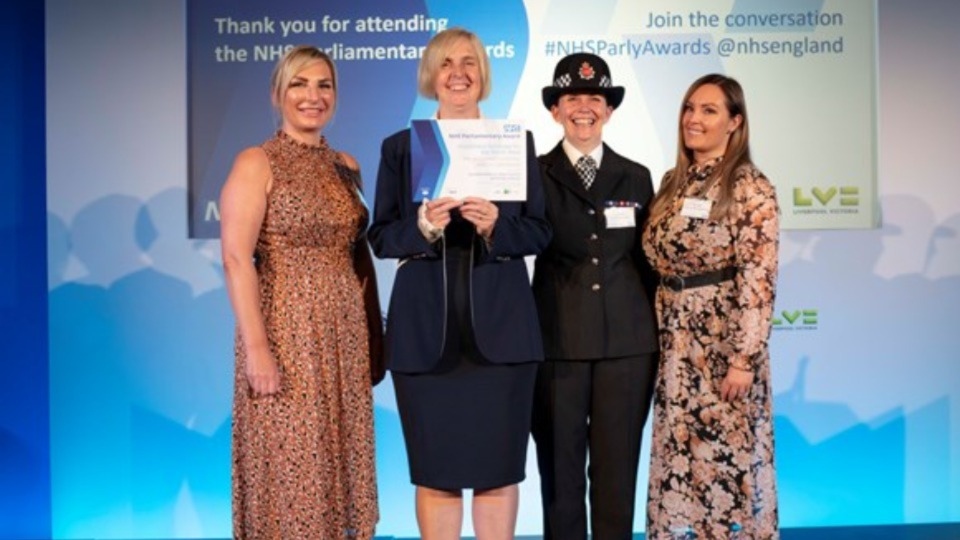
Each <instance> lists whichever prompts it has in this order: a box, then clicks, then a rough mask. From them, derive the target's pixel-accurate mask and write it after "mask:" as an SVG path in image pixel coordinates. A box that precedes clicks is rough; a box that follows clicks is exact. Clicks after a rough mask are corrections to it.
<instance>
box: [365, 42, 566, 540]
mask: <svg viewBox="0 0 960 540" xmlns="http://www.w3.org/2000/svg"><path fill="white" fill-rule="evenodd" d="M418 75H419V91H420V93H421V94H422V95H424V96H426V97H428V98H432V99H436V100H437V102H438V108H437V115H436V117H437V118H438V119H471V118H480V116H481V115H480V107H479V102H480V101H481V100H482V99H484V98H485V97H486V96H487V94H488V93H489V91H490V68H489V61H488V59H487V55H486V52H485V50H484V47H483V44H482V43H481V42H480V40H479V39H478V38H477V36H476V35H475V34H473V33H471V32H469V31H466V30H463V29H460V28H452V29H449V30H445V31H443V32H440V33H439V34H437V35H436V36H434V37H433V39H431V40H430V43H429V44H428V45H427V48H426V49H425V51H424V54H423V57H422V59H421V62H420V68H419V74H418ZM535 156H536V152H535V150H534V147H533V139H532V137H531V136H530V135H529V134H527V173H526V181H527V200H526V201H524V202H497V203H494V202H491V201H488V200H485V199H482V198H478V197H466V198H464V199H453V198H450V197H443V198H438V199H434V200H432V201H425V202H423V203H419V204H418V203H415V202H414V201H413V195H412V192H411V181H410V180H411V179H410V175H411V172H410V165H411V164H410V161H411V158H410V131H409V130H403V131H400V132H399V133H396V134H394V135H392V136H390V137H388V138H387V139H386V140H384V142H383V146H382V150H381V159H380V170H379V173H378V176H377V195H376V205H375V209H374V222H373V224H372V225H371V227H370V231H369V238H370V244H371V246H372V247H373V250H374V253H375V254H376V255H377V256H378V257H380V258H396V259H400V261H399V264H398V267H397V274H396V278H395V281H394V285H393V293H392V297H391V300H390V308H389V319H388V322H387V340H386V341H387V367H388V368H389V369H390V370H391V374H392V378H393V383H394V387H395V389H396V396H397V405H398V408H399V411H400V420H401V423H402V426H403V434H404V440H405V442H406V447H407V454H408V458H409V466H410V476H411V480H412V482H413V483H414V484H416V486H417V523H418V525H419V527H420V533H421V536H422V537H423V538H431V539H432V538H438V539H444V538H451V539H453V538H459V537H460V529H461V526H462V519H463V502H462V501H463V500H462V490H464V489H472V490H473V508H472V511H473V523H474V529H475V532H476V536H477V537H479V538H512V537H513V531H514V528H515V525H516V518H517V506H518V489H517V484H518V483H519V482H520V481H521V480H523V478H524V476H525V462H526V453H527V440H528V438H529V432H530V418H531V409H532V403H533V388H534V381H535V378H536V370H537V364H538V362H539V361H540V360H542V359H543V345H542V341H541V336H540V328H539V323H538V320H537V311H536V307H535V305H534V301H533V294H532V291H531V289H530V281H529V276H528V274H527V267H526V264H525V262H524V257H525V256H527V255H535V254H537V253H539V252H540V251H541V250H542V249H543V248H544V247H545V246H546V245H547V243H548V242H549V240H550V227H549V225H548V223H547V221H546V220H545V218H544V201H543V192H542V186H541V183H540V177H539V171H538V165H537V161H536V157H535Z"/></svg>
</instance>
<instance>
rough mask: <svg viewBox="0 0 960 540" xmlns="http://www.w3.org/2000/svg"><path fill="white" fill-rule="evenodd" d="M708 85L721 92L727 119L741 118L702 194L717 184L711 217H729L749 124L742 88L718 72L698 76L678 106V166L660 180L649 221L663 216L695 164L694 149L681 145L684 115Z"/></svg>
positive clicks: (747, 152)
mask: <svg viewBox="0 0 960 540" xmlns="http://www.w3.org/2000/svg"><path fill="white" fill-rule="evenodd" d="M707 84H712V85H714V86H716V87H717V88H719V89H720V90H721V91H722V92H723V96H724V99H723V101H724V105H725V106H726V108H727V113H728V114H729V115H730V118H735V117H736V116H737V115H740V118H741V119H742V120H741V122H740V126H739V127H737V128H736V129H735V130H734V131H733V133H731V134H730V139H729V140H728V141H727V148H726V150H725V151H724V153H723V160H721V161H720V163H719V165H718V166H717V167H716V169H715V170H714V171H713V173H712V174H711V176H710V177H709V178H707V179H706V184H705V186H704V192H705V191H706V189H707V188H709V186H710V185H712V184H713V183H714V182H719V183H720V194H719V196H718V198H717V202H716V204H714V205H713V209H712V210H711V211H710V217H711V218H713V219H722V218H725V217H726V216H727V215H728V214H729V212H730V208H731V207H732V206H733V185H734V182H735V181H736V178H734V173H735V171H736V170H737V168H738V167H740V166H741V165H745V164H748V163H751V159H750V122H749V121H748V120H747V102H746V100H745V99H744V96H743V88H742V87H741V86H740V83H739V82H737V80H736V79H734V78H732V77H727V76H726V75H720V74H719V73H711V74H709V75H704V76H703V77H700V78H699V79H697V80H696V81H693V84H691V85H690V88H688V89H687V93H686V94H684V96H683V101H682V102H681V103H680V118H679V121H678V122H677V163H676V164H675V165H674V167H673V169H672V170H671V171H670V172H668V173H667V174H666V176H664V178H663V182H662V183H661V185H660V189H659V191H658V192H657V196H656V197H655V198H654V200H653V204H652V205H651V207H650V219H651V220H653V219H656V218H658V217H659V216H660V215H661V214H663V213H664V212H665V211H666V210H667V208H668V207H669V205H670V204H671V202H672V201H673V200H674V199H676V197H677V195H678V194H679V192H680V191H681V190H682V189H683V185H684V183H685V180H686V179H687V171H688V169H689V168H690V166H691V165H692V164H693V163H694V160H693V150H690V149H689V148H687V147H686V145H685V144H684V142H683V114H684V110H685V109H686V106H687V103H688V102H689V101H690V97H691V96H692V95H693V93H694V92H696V91H697V90H698V89H699V88H700V87H701V86H704V85H707Z"/></svg>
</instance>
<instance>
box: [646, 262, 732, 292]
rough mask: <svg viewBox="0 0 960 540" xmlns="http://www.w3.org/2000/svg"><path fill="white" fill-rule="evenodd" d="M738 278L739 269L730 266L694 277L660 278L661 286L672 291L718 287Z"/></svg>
mask: <svg viewBox="0 0 960 540" xmlns="http://www.w3.org/2000/svg"><path fill="white" fill-rule="evenodd" d="M735 277H737V267H735V266H728V267H726V268H722V269H720V270H714V271H713V272H704V273H702V274H696V275H693V276H660V286H661V287H666V288H668V289H670V290H672V291H682V290H684V289H693V288H694V287H703V286H705V285H716V284H717V283H721V282H724V281H730V280H731V279H733V278H735Z"/></svg>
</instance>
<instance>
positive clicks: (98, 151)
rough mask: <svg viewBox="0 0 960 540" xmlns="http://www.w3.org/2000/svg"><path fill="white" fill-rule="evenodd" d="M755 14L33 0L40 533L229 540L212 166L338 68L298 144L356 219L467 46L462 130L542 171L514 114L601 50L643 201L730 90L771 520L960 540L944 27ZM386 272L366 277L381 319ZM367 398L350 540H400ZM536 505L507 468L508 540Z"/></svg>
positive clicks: (381, 399)
mask: <svg viewBox="0 0 960 540" xmlns="http://www.w3.org/2000/svg"><path fill="white" fill-rule="evenodd" d="M772 6H773V4H772V3H770V2H764V1H761V0H736V1H733V0H728V1H705V0H685V1H682V2H677V1H666V0H659V1H653V0H650V1H644V2H639V1H633V0H597V1H595V2H592V3H590V6H589V8H585V7H584V4H583V2H579V1H575V0H528V1H526V2H522V1H520V0H488V1H484V2H468V3H464V2H456V1H453V0H449V1H441V0H400V1H395V2H387V1H377V2H374V1H373V0H361V1H357V2H352V3H349V4H348V3H344V2H333V1H321V2H305V1H303V0H299V1H297V0H275V1H273V2H269V3H263V2H253V1H246V0H244V1H232V2H228V1H226V0H206V1H199V0H198V1H191V2H169V1H167V0H140V1H138V2H128V1H123V0H97V1H92V0H48V1H47V2H46V6H45V14H46V15H45V16H46V29H45V32H46V70H47V71H46V73H47V79H46V80H47V83H46V110H47V124H46V128H47V129H46V137H47V193H48V195H47V215H46V221H47V234H48V238H47V242H48V258H49V262H48V267H49V336H50V339H49V349H50V351H49V395H50V399H49V438H50V440H49V466H50V497H51V506H50V516H51V517H50V529H51V530H52V534H53V535H54V536H55V537H56V538H77V539H79V538H93V537H95V538H105V539H109V538H114V539H119V538H211V537H214V538H215V537H229V536H230V533H231V531H230V485H229V463H230V457H229V452H230V448H229V436H230V397H231V384H232V375H231V374H232V369H233V368H232V362H233V356H232V338H233V319H232V316H231V313H230V309H229V304H228V301H227V298H226V292H225V288H224V283H223V271H222V265H221V262H220V255H219V247H220V246H219V241H218V240H217V239H216V238H215V237H216V235H217V229H218V224H217V217H218V209H217V207H216V198H217V192H218V190H219V185H220V184H221V182H222V181H223V177H224V176H225V175H226V172H227V169H228V167H229V164H230V162H231V160H232V158H233V156H234V155H235V154H236V152H238V151H239V150H241V149H242V148H243V147H245V146H249V145H253V144H258V143H259V142H261V141H263V140H265V139H267V138H268V137H270V136H271V135H272V133H273V131H274V130H275V129H276V128H277V123H276V117H275V115H274V113H273V112H272V110H271V107H270V104H269V89H268V77H269V71H270V69H271V67H272V64H273V59H274V58H275V55H276V54H279V51H280V50H282V48H283V47H285V46H287V45H291V44H294V43H301V42H306V43H314V44H316V45H318V46H321V47H324V48H328V49H330V51H331V54H332V55H333V56H334V58H335V59H336V60H337V65H338V70H339V74H340V77H341V85H340V93H339V109H338V114H337V117H336V119H335V121H334V123H333V125H331V126H330V128H329V130H328V132H327V135H328V137H329V139H330V141H331V143H332V144H333V145H334V146H335V147H338V148H341V149H344V150H346V151H348V152H350V153H352V154H354V155H355V156H357V158H358V160H359V161H360V164H361V168H362V170H363V173H364V177H365V181H366V184H367V190H368V193H372V192H373V185H372V184H373V182H374V179H375V171H376V167H377V159H378V154H379V145H380V141H381V140H382V138H383V137H385V136H387V135H388V134H390V133H392V132H394V131H396V130H398V129H401V128H404V127H406V125H407V124H408V122H409V120H411V119H415V118H425V117H429V116H430V115H431V114H432V113H433V104H432V103H431V102H429V101H425V100H423V99H421V98H418V97H417V96H416V92H415V70H416V64H417V60H418V55H419V47H421V46H422V45H423V44H424V43H426V41H427V39H429V37H430V36H431V35H432V33H433V32H434V31H435V30H436V29H439V28H440V26H441V25H442V26H445V27H446V26H454V25H462V26H465V27H468V28H470V29H472V30H475V31H476V32H477V33H478V34H479V35H480V37H481V38H482V39H483V40H484V41H485V43H486V44H487V45H488V46H489V47H490V52H491V56H492V57H493V75H494V83H493V94H492V97H491V99H490V100H489V102H486V103H485V104H484V106H483V110H484V114H485V115H486V116H487V117H491V118H504V117H509V118H514V119H517V120H520V121H522V122H524V123H525V125H526V126H527V127H528V128H529V129H531V130H532V131H533V132H534V135H535V138H536V144H537V148H538V150H539V152H541V153H542V152H545V151H547V150H549V149H550V147H552V146H553V145H554V144H556V143H557V141H558V140H559V139H560V136H561V133H562V132H561V130H560V128H559V127H558V126H556V125H555V124H554V123H553V121H552V120H551V119H550V117H549V114H548V113H547V111H545V110H544V109H543V107H542V105H541V104H540V97H539V96H540V94H539V91H540V88H541V87H543V86H545V85H547V84H548V83H549V82H550V78H551V76H552V71H553V66H554V64H555V62H556V61H557V59H558V58H559V57H560V56H561V55H562V54H564V53H565V52H571V51H573V50H576V49H578V48H584V49H587V50H591V49H592V50H596V51H598V52H600V53H601V54H603V55H604V56H605V57H606V58H607V59H608V61H609V62H610V64H611V67H612V69H613V75H614V83H615V84H618V85H623V86H625V87H626V88H627V92H626V99H625V101H624V104H623V106H621V107H620V108H619V109H618V110H617V111H616V112H615V113H614V115H613V118H612V120H611V122H610V124H609V125H608V127H607V128H606V131H605V134H606V135H607V137H605V138H606V139H607V142H608V143H609V144H610V145H611V146H612V147H614V148H616V149H617V150H618V151H619V152H621V153H623V154H625V155H627V156H629V157H631V158H633V159H635V160H637V161H640V162H643V163H645V164H647V165H648V166H649V167H650V168H651V169H652V171H653V173H654V176H655V177H658V178H659V177H660V175H662V174H663V173H664V172H665V171H666V169H667V168H668V167H669V166H670V164H671V163H672V161H673V155H674V152H675V145H676V128H675V124H676V118H677V113H678V110H679V100H680V97H681V96H682V93H683V90H684V89H685V88H686V86H687V85H688V84H689V83H690V82H691V81H692V80H693V79H694V78H696V77H697V76H699V75H701V74H703V73H705V72H708V71H721V72H724V73H728V74H731V75H733V76H735V77H737V78H739V79H740V80H741V81H742V82H743V83H744V85H745V88H746V91H747V98H748V102H749V104H750V113H751V116H752V123H753V128H752V132H753V140H754V154H755V155H754V157H755V159H756V161H757V164H758V165H759V166H760V168H761V169H763V170H765V171H766V172H767V173H768V174H769V176H770V177H771V178H772V179H773V180H774V182H775V183H776V185H777V188H778V194H779V197H780V203H781V207H782V208H783V213H784V222H785V223H788V226H789V227H790V228H791V229H790V230H787V231H785V232H784V233H783V237H782V248H781V261H782V267H781V280H780V287H779V296H778V300H777V306H776V315H775V321H774V323H775V332H774V336H773V371H774V391H775V396H776V401H775V413H776V429H777V431H776V436H777V451H778V454H777V464H778V473H779V479H780V503H781V516H782V524H783V525H784V526H786V527H799V526H803V527H815V526H827V525H854V524H885V523H922V522H941V521H960V367H958V363H957V361H956V356H957V354H956V351H957V350H960V333H958V332H956V331H955V330H954V329H953V328H952V327H950V326H949V325H948V321H949V320H951V319H950V317H951V315H952V313H953V310H954V309H955V306H957V305H958V304H960V302H958V301H960V298H958V297H960V184H958V183H957V182H955V181H953V178H954V176H956V175H955V174H953V173H952V172H950V171H951V170H952V167H950V166H949V165H945V163H946V164H949V162H950V160H949V158H950V156H952V155H953V153H955V151H956V150H955V149H956V148H957V147H960V136H958V134H957V130H956V128H955V126H953V124H954V123H955V122H954V121H953V119H956V118H958V117H960V102H958V100H956V99H955V98H954V96H953V93H954V92H953V89H955V88H957V87H960V75H958V74H957V70H956V69H955V65H954V64H955V59H956V58H957V57H960V42H958V40H957V39H956V37H955V36H956V33H955V25H954V24H953V23H954V22H955V21H957V20H960V6H958V5H957V4H954V3H953V2H951V1H949V0H925V1H920V2H916V1H907V0H880V1H879V2H874V1H869V0H864V1H860V2H849V1H842V0H836V1H831V0H790V1H785V2H777V3H776V7H772ZM253 22H260V23H261V24H260V25H257V26H254V25H252V23H253ZM268 23H269V24H268ZM298 23H299V24H298ZM389 25H393V26H394V28H393V29H390V30H385V29H386V28H387V27H388V26H389ZM401 25H403V29H400V27H401ZM244 29H246V30H244ZM245 32H246V33H245ZM285 32H286V35H284V33H285ZM377 51H381V52H377ZM414 52H415V53H416V54H415V55H414V57H409V56H410V54H413V53H414ZM378 54H383V55H393V56H391V57H390V58H388V59H382V60H381V59H376V58H377V56H376V55H378ZM361 55H374V56H373V57H370V58H366V57H361ZM241 57H243V58H242V59H241ZM370 202H371V203H372V201H370ZM881 222H882V225H881V226H879V227H877V228H871V227H874V226H876V225H878V224H879V223H881ZM394 266H395V263H394V262H393V261H379V262H378V264H377V268H378V271H379V272H380V275H381V279H382V282H381V294H382V300H384V301H385V299H386V297H387V295H388V294H389V290H390V286H391V285H392V282H393V269H394ZM0 292H2V291H0ZM0 298H2V297H0ZM384 303H385V302H384ZM375 401H376V417H375V421H376V435H377V441H376V443H377V466H378V471H377V473H378V482H379V488H380V505H381V516H382V519H381V522H380V526H379V528H378V534H379V535H384V536H401V537H403V536H415V535H416V534H417V529H416V523H415V519H414V510H413V488H412V486H411V485H410V484H409V479H408V475H407V470H406V463H405V454H404V450H403V442H402V437H401V433H400V427H399V419H398V416H397V412H396V405H395V403H394V399H393V393H392V385H391V382H390V380H389V378H388V379H387V381H385V382H384V383H383V384H381V385H380V386H379V387H377V389H376V392H375ZM3 427H4V428H7V424H4V426H3ZM645 436H648V434H645ZM531 448H532V447H531ZM645 448H646V447H645ZM44 450H45V448H44V449H42V450H37V451H36V452H37V454H36V456H34V457H37V458H38V459H42V460H45V459H47V456H46V455H43V451H44ZM30 451H31V452H33V449H31V450H30ZM32 455H33V454H32ZM645 470H646V460H644V462H643V463H642V464H641V471H643V472H642V473H641V479H640V485H641V486H645V484H646V472H645ZM641 489H643V488H641ZM538 490H539V478H538V476H537V474H536V463H535V459H533V455H532V449H531V455H530V459H529V460H528V479H527V480H526V481H525V482H524V483H523V484H522V485H521V503H520V504H521V508H520V514H521V515H520V520H519V523H518V533H519V534H539V532H540V508H539V495H538ZM644 499H645V498H644V496H643V493H641V494H640V497H639V498H638V500H639V502H638V512H637V519H636V523H635V530H637V531H642V530H643V523H644V520H645V514H644V508H643V503H644ZM5 508H6V507H5ZM37 519H42V515H40V514H38V518H37ZM467 519H468V522H469V516H467ZM0 523H2V522H0ZM5 532H6V531H0V533H5ZM466 533H467V534H472V532H471V529H470V524H469V523H468V525H467V530H466ZM0 536H2V534H0Z"/></svg>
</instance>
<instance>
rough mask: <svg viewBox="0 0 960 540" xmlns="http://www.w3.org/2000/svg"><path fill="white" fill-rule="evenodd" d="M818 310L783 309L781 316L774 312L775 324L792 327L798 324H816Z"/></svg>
mask: <svg viewBox="0 0 960 540" xmlns="http://www.w3.org/2000/svg"><path fill="white" fill-rule="evenodd" d="M817 312H818V310H816V309H795V310H783V311H781V312H780V314H779V316H778V315H777V314H774V316H773V321H772V322H773V326H779V327H792V326H796V325H798V324H799V325H800V326H816V325H817Z"/></svg>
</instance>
